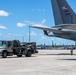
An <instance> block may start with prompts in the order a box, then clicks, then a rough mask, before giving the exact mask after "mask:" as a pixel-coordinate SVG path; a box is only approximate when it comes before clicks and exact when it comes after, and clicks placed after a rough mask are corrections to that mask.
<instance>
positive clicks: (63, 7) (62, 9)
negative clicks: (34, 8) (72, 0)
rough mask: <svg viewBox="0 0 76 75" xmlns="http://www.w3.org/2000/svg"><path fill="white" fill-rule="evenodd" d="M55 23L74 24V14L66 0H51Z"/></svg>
mask: <svg viewBox="0 0 76 75" xmlns="http://www.w3.org/2000/svg"><path fill="white" fill-rule="evenodd" d="M51 3H52V8H53V14H54V19H55V25H59V24H76V14H75V13H74V11H73V10H72V8H71V7H70V6H69V4H68V3H67V1H66V0H51Z"/></svg>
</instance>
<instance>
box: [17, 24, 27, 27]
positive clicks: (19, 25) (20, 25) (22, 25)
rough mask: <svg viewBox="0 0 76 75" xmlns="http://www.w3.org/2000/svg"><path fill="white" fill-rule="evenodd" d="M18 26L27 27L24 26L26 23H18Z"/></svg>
mask: <svg viewBox="0 0 76 75" xmlns="http://www.w3.org/2000/svg"><path fill="white" fill-rule="evenodd" d="M17 26H18V27H24V26H26V24H24V23H17Z"/></svg>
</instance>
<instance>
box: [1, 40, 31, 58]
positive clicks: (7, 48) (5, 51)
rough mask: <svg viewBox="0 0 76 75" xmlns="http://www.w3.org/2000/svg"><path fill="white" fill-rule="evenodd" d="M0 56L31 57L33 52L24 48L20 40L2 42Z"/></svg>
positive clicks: (28, 48)
mask: <svg viewBox="0 0 76 75" xmlns="http://www.w3.org/2000/svg"><path fill="white" fill-rule="evenodd" d="M0 55H1V56H2V58H6V57H7V56H13V55H17V57H22V55H25V56H26V57H31V55H32V51H31V49H30V47H27V46H22V45H21V44H20V41H19V40H13V41H8V40H0Z"/></svg>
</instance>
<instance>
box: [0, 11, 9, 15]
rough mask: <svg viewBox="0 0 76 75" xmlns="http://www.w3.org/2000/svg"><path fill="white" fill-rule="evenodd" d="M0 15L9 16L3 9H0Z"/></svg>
mask: <svg viewBox="0 0 76 75" xmlns="http://www.w3.org/2000/svg"><path fill="white" fill-rule="evenodd" d="M0 16H9V13H8V12H6V11H4V10H0Z"/></svg>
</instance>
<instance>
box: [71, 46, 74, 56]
mask: <svg viewBox="0 0 76 75" xmlns="http://www.w3.org/2000/svg"><path fill="white" fill-rule="evenodd" d="M73 49H74V46H73V45H71V55H73Z"/></svg>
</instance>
